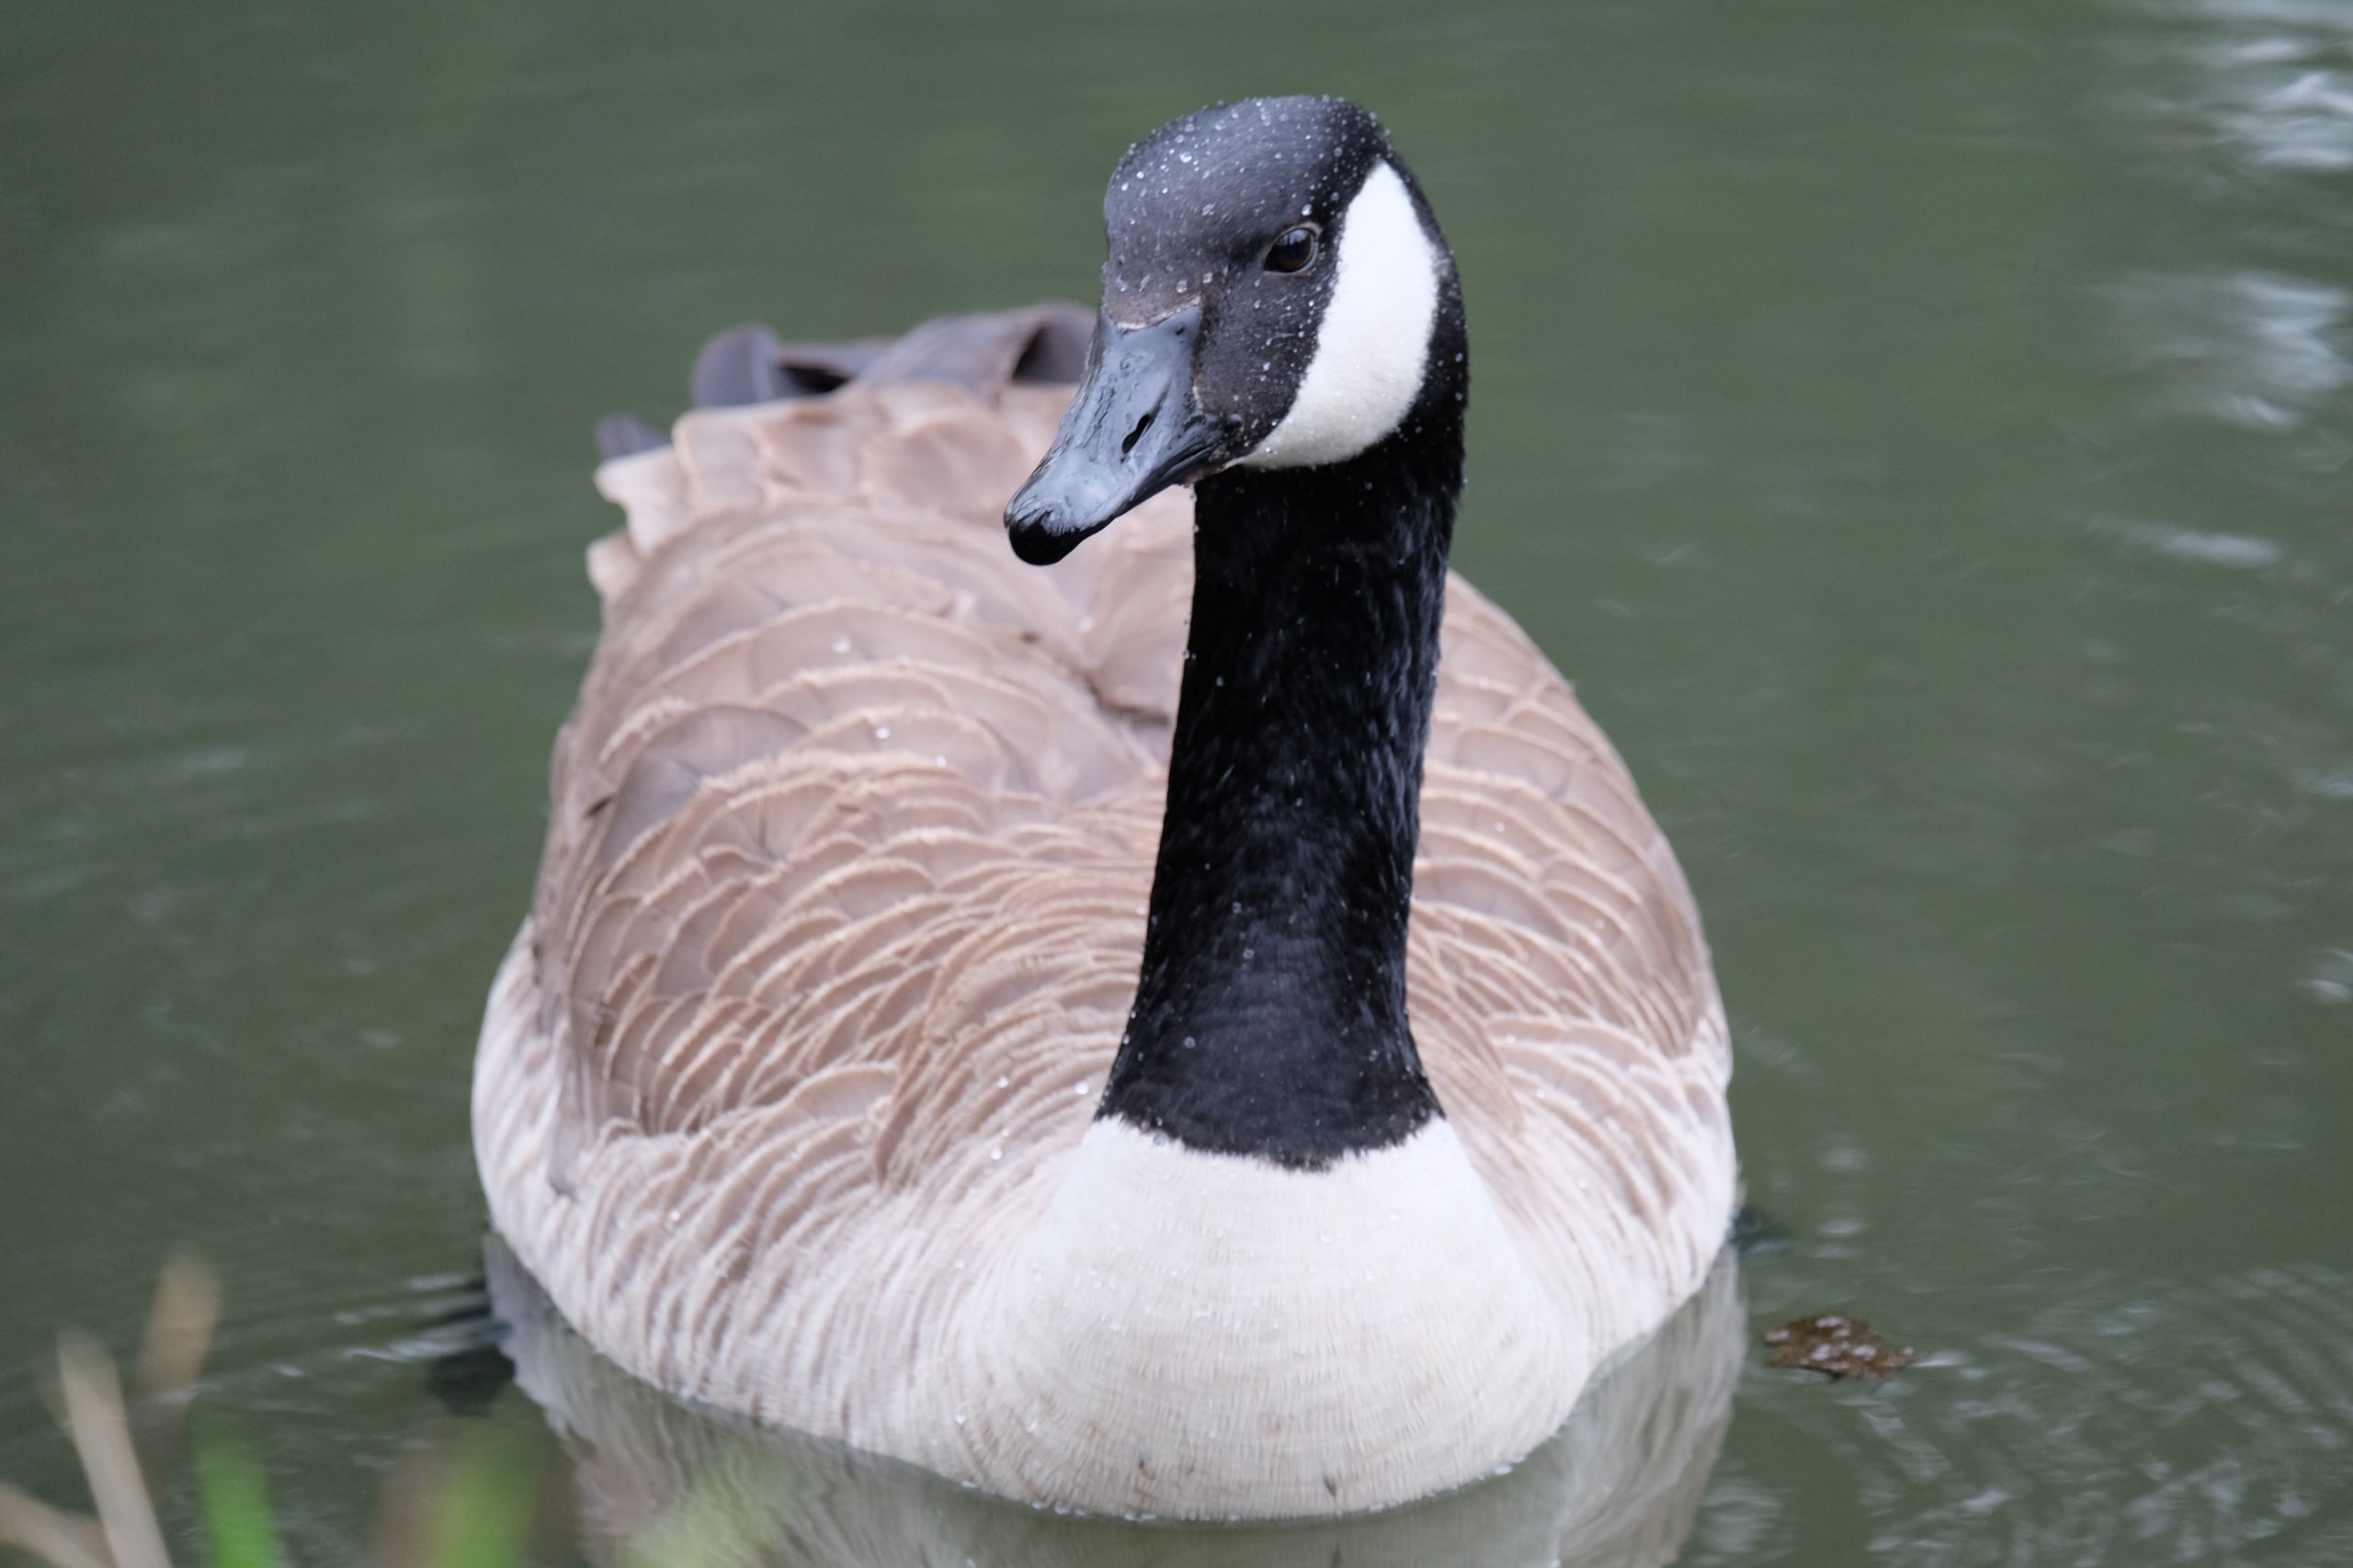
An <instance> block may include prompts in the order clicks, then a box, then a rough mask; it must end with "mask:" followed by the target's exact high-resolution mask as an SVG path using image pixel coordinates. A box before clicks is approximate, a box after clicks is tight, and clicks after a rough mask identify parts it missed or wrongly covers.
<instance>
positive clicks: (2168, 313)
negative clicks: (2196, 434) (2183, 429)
mask: <svg viewBox="0 0 2353 1568" xmlns="http://www.w3.org/2000/svg"><path fill="white" fill-rule="evenodd" d="M2115 299H2116V301H2117V303H2118V305H2119V307H2120V309H2121V311H2122V312H2123V313H2124V315H2125V317H2126V324H2127V331H2128V335H2129V337H2130V340H2131V343H2132V344H2133V345H2134V346H2135V347H2136V348H2137V350H2138V351H2139V352H2140V354H2141V355H2142V356H2143V358H2146V359H2148V360H2150V361H2151V362H2153V363H2154V364H2156V365H2159V366H2162V367H2165V368H2166V369H2170V370H2172V371H2173V372H2174V373H2175V378H2176V388H2175V395H2176V396H2177V398H2178V399H2179V400H2180V401H2181V402H2182V403H2184V404H2186V405H2187V407H2188V409H2189V410H2190V411H2193V412H2198V413H2202V414H2206V415H2211V416H2213V417H2216V418H2220V419H2222V420H2225V421H2228V422H2229V423H2231V424H2234V425H2239V426H2246V427H2248V428H2252V429H2286V428H2290V427H2292V426H2296V425H2298V424H2300V423H2302V420H2303V419H2304V417H2305V416H2306V415H2307V413H2308V412H2309V411H2310V410H2311V409H2312V408H2313V405H2314V404H2316V403H2319V402H2320V401H2321V400H2322V399H2324V398H2326V397H2327V396H2328V395H2329V394H2330V393H2331V392H2336V391H2338V390H2339V389H2340V388H2343V387H2345V386H2347V385H2353V365H2348V364H2347V360H2346V356H2345V352H2344V350H2343V349H2342V347H2340V339H2341V338H2342V337H2343V335H2344V332H2345V324H2346V318H2347V315H2348V313H2353V295H2348V294H2347V291H2346V290H2343V289H2338V288H2333V287H2331V286H2330V285H2328V284H2325V283H2317V282H2313V281H2310V280H2308V279H2305V278H2290V277H2284V276H2280V275H2278V274H2273V273H2263V272H2231V273H2224V274H2222V275H2220V276H2208V277H2144V278H2134V279H2132V280H2131V281H2130V282H2127V283H2125V284H2123V285H2121V286H2120V287H2119V288H2118V289H2117V290H2115Z"/></svg>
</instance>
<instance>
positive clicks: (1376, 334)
mask: <svg viewBox="0 0 2353 1568" xmlns="http://www.w3.org/2000/svg"><path fill="white" fill-rule="evenodd" d="M1334 260H1335V261H1336V263H1337V264H1338V267H1339V269H1340V276H1339V279H1338V281H1337V282H1336V283H1335V284H1334V285H1333V287H1332V297H1331V299H1330V300H1329V301H1326V302H1325V304H1324V324H1323V326H1322V327H1321V328H1320V329H1319V330H1318V331H1317V333H1316V335H1315V355H1314V358H1312V359H1310V360H1309V361H1308V364H1307V374H1306V375H1305V376H1303V377H1302V378H1301V379H1300V383H1299V394H1298V396H1296V397H1294V398H1293V399H1292V400H1291V405H1290V413H1288V414H1286V415H1283V418H1282V423H1281V424H1279V425H1277V426H1275V427H1274V429H1273V430H1272V431H1271V432H1269V433H1268V434H1267V438H1266V439H1265V440H1263V441H1261V442H1259V443H1258V445H1257V446H1256V448H1254V449H1252V450H1251V451H1250V452H1249V454H1248V455H1247V456H1245V457H1243V458H1241V459H1240V460H1239V463H1240V464H1241V466H1244V467H1249V468H1311V467H1313V466H1314V465H1316V464H1319V463H1334V462H1340V461H1342V460H1346V459H1348V458H1352V457H1354V456H1356V455H1357V454H1358V452H1361V451H1363V450H1364V449H1366V448H1367V447H1370V446H1371V445H1372V444H1373V443H1374V442H1375V441H1378V440H1380V439H1381V437H1384V436H1386V435H1388V434H1389V433H1390V432H1391V431H1392V430H1394V429H1395V428H1397V422H1398V421H1399V420H1401V419H1403V418H1404V417H1405V411H1406V410H1407V409H1409V408H1411V407H1413V406H1414V399H1415V396H1416V395H1417V394H1418V393H1419V392H1421V390H1422V371H1423V369H1424V366H1425V364H1426V362H1427V359H1428V357H1429V345H1430V327H1431V325H1432V324H1433V323H1434V322H1435V321H1436V320H1437V316H1438V265H1439V263H1438V253H1437V250H1436V249H1435V247H1433V246H1432V245H1431V244H1430V241H1429V236H1428V235H1427V234H1426V233H1423V232H1422V220H1421V216H1420V214H1418V213H1416V212H1415V210H1414V198H1413V195H1412V193H1411V192H1409V191H1408V190H1406V188H1405V182H1404V180H1403V179H1401V178H1400V177H1398V174H1397V171H1396V169H1395V168H1394V167H1393V166H1392V165H1389V164H1387V163H1383V164H1381V165H1378V166H1377V167H1375V168H1374V170H1373V171H1372V174H1371V176H1370V177H1368V178H1367V179H1366V180H1365V182H1364V188H1363V189H1361V190H1359V191H1358V192H1357V197H1356V199H1355V200H1354V201H1351V202H1349V203H1348V210H1347V215H1346V216H1345V217H1344V218H1343V219H1342V220H1341V222H1340V234H1339V246H1338V255H1337V256H1335V257H1334Z"/></svg>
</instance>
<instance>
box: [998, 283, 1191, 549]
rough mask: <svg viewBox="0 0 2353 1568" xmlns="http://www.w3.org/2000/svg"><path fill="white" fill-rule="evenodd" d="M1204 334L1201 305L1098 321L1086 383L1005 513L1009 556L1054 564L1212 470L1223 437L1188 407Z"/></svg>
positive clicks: (1104, 316) (1103, 317) (1089, 350)
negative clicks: (1132, 319)
mask: <svg viewBox="0 0 2353 1568" xmlns="http://www.w3.org/2000/svg"><path fill="white" fill-rule="evenodd" d="M1200 335H1201V310H1200V307H1199V305H1188V306H1187V307H1186V308H1185V309H1184V310H1181V311H1178V312H1176V313H1174V314H1173V315H1167V316H1163V317H1162V318H1161V319H1160V320H1158V321H1156V322H1154V323H1153V324H1151V325H1150V326H1138V327H1122V326H1119V325H1117V324H1114V323H1113V322H1112V320H1111V318H1110V316H1109V314H1108V312H1107V313H1104V314H1101V315H1098V316H1097V319H1096V323H1095V341H1094V342H1093V343H1092V344H1091V345H1089V346H1088V348H1087V352H1086V380H1084V381H1081V382H1080V383H1079V386H1078V392H1077V393H1076V394H1075V395H1074V396H1073V397H1072V399H1071V400H1070V408H1069V410H1068V412H1066V413H1065V414H1063V424H1062V429H1061V430H1060V431H1059V432H1057V433H1056V435H1055V437H1054V444H1053V445H1052V446H1051V447H1049V448H1048V449H1046V456H1045V458H1044V460H1042V461H1040V463H1039V464H1038V468H1037V472H1034V473H1032V474H1030V476H1029V483H1026V484H1024V485H1022V487H1021V489H1020V492H1019V493H1018V494H1016V495H1015V496H1014V497H1013V499H1012V501H1011V502H1009V503H1007V505H1006V508H1005V531H1006V534H1007V536H1009V537H1010V538H1011V539H1012V540H1013V553H1014V554H1016V555H1017V556H1019V557H1020V558H1021V559H1022V560H1024V561H1026V562H1029V564H1030V565H1032V566H1048V565H1051V564H1052V563H1053V562H1057V561H1060V560H1061V559H1062V558H1063V556H1065V555H1068V554H1069V553H1070V552H1071V551H1074V550H1075V549H1077V548H1078V545H1079V541H1080V540H1084V539H1086V537H1087V536H1088V535H1089V534H1092V533H1095V532H1097V531H1098V530H1099V529H1101V528H1103V527H1104V526H1105V525H1106V524H1108V523H1109V522H1110V521H1111V520H1112V519H1113V518H1115V517H1119V516H1120V514H1121V513H1122V512H1125V511H1128V510H1129V509H1130V508H1131V507H1133V506H1138V505H1140V504H1141V503H1142V502H1144V501H1146V500H1149V499H1150V498H1151V497H1153V496H1154V495H1156V494H1159V493H1160V492H1161V491H1163V490H1165V489H1166V488H1168V486H1170V485H1172V484H1184V483H1189V482H1191V481H1192V480H1194V479H1196V478H1199V476H1200V475H1201V474H1202V473H1203V472H1206V471H1207V470H1208V469H1209V468H1210V467H1211V464H1212V463H1213V461H1214V460H1215V459H1216V457H1217V455H1218V451H1219V448H1220V447H1221V445H1222V442H1223V440H1224V437H1225V431H1224V429H1223V427H1222V426H1221V425H1219V423H1218V422H1217V421H1215V420H1212V419H1211V418H1210V417H1209V416H1208V415H1205V414H1203V413H1202V412H1201V410H1200V407H1199V404H1198V403H1195V402H1194V401H1193V348H1194V345H1195V344H1197V343H1198V342H1199V340H1200Z"/></svg>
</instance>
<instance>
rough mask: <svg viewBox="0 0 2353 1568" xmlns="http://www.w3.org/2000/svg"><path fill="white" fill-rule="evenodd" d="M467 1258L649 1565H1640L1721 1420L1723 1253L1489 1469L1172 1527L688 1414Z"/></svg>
mask: <svg viewBox="0 0 2353 1568" xmlns="http://www.w3.org/2000/svg"><path fill="white" fill-rule="evenodd" d="M486 1262H487V1267H488V1272H489V1277H490V1289H491V1303H492V1308H493V1310H494V1312H495V1313H496V1314H497V1316H498V1318H499V1320H500V1321H501V1322H502V1323H503V1324H506V1326H507V1329H508V1338H507V1339H506V1352H507V1354H508V1355H509V1356H510V1357H511V1358H513V1360H514V1362H515V1368H516V1381H517V1382H518V1383H519V1384H521V1386H522V1387H523V1389H524V1390H525V1392H528V1393H529V1394H530V1396H531V1397H532V1398H533V1399H534V1400H536V1401H538V1402H539V1403H540V1406H541V1408H542V1409H543V1410H544V1411H545V1412H546V1414H547V1417H548V1421H549V1424H550V1425H551V1426H553V1427H554V1428H555V1430H556V1431H557V1432H558V1433H559V1434H560V1435H561V1436H562V1437H563V1442H564V1446H565V1448H566V1449H568V1450H569V1451H570V1453H571V1456H572V1460H573V1466H574V1475H573V1481H574V1493H575V1494H576V1496H577V1498H578V1505H579V1529H580V1534H581V1537H582V1540H583V1543H584V1545H585V1548H586V1550H587V1552H588V1555H589V1556H590V1557H591V1558H592V1559H594V1560H596V1561H599V1562H618V1561H620V1560H622V1559H624V1558H626V1557H628V1556H630V1554H631V1552H632V1551H636V1552H638V1553H639V1554H641V1555H642V1556H643V1557H647V1558H650V1559H652V1560H657V1561H662V1562H691V1563H697V1564H702V1563H713V1564H717V1563H727V1564H734V1563H746V1564H748V1563H777V1564H794V1565H800V1564H811V1565H817V1564H823V1565H825V1568H853V1565H856V1568H867V1565H871V1568H902V1565H904V1564H907V1563H916V1562H932V1563H948V1564H971V1565H972V1568H990V1565H991V1564H1005V1565H1015V1564H1018V1565H1020V1568H1049V1565H1052V1564H1068V1565H1070V1568H1081V1565H1086V1568H1097V1565H1102V1564H1110V1563H1136V1564H1143V1563H1149V1564H1152V1565H1153V1568H1186V1565H1191V1564H1199V1565H1200V1568H1211V1565H1214V1568H1250V1565H1252V1564H1259V1563H1264V1564H1267V1565H1268V1568H1273V1565H1275V1564H1283V1565H1286V1568H1289V1565H1291V1564H1297V1563H1315V1564H1327V1563H1328V1564H1345V1565H1347V1568H1377V1565H1380V1564H1390V1563H1394V1564H1397V1565H1398V1568H1405V1565H1407V1564H1415V1565H1419V1564H1427V1563H1435V1562H1444V1563H1449V1564H1461V1565H1464V1568H1472V1565H1476V1564H1484V1563H1495V1564H1504V1563H1511V1564H1529V1563H1536V1562H1563V1563H1570V1564H1575V1565H1576V1568H1605V1565H1606V1568H1647V1565H1650V1564H1657V1563H1665V1562H1671V1561H1672V1560H1673V1559H1674V1557H1675V1556H1676V1554H1677V1551H1679V1550H1680V1549H1681V1547H1682V1544H1683V1541H1684V1539H1685V1538H1686V1537H1687V1536H1688V1534H1689V1533H1690V1530H1691V1522H1692V1518H1693V1516H1694V1514H1695V1512H1696V1511H1697V1509H1698V1507H1699V1495H1700V1493H1701V1491H1702V1489H1703V1488H1704V1487H1705V1486H1706V1484H1707V1480H1708V1472H1709V1471H1710V1470H1711V1468H1712V1467H1713V1465H1714V1463H1715V1459H1716V1452H1717V1449H1719V1448H1720V1447H1721V1446H1722V1441H1723V1435H1724V1429H1725V1426H1727V1424H1728V1423H1729V1422H1730V1420H1731V1417H1732V1394H1733V1384H1734V1383H1735V1382H1736V1381H1738V1379H1739V1375H1740V1368H1741V1362H1742V1358H1743V1352H1744V1338H1745V1336H1744V1334H1743V1327H1742V1324H1743V1318H1742V1303H1741V1291H1740V1279H1739V1269H1738V1267H1737V1265H1736V1264H1735V1263H1734V1261H1733V1256H1732V1254H1731V1253H1730V1251H1727V1252H1726V1253H1725V1254H1724V1256H1722V1259H1720V1260H1719V1262H1718V1264H1717V1267H1716V1270H1715V1272H1714V1273H1713V1274H1712V1275H1711V1276H1710V1277H1709V1279H1708V1282H1707V1283H1706V1284H1705V1285H1704V1286H1702V1287H1701V1289H1700V1290H1699V1295H1698V1296H1697V1297H1696V1298H1694V1299H1693V1300H1692V1301H1691V1302H1690V1303H1689V1304H1688V1305H1687V1306H1686V1307H1685V1308H1684V1309H1683V1311H1682V1312H1678V1313H1677V1315H1676V1316H1675V1318H1674V1319H1673V1320H1672V1321H1671V1322H1669V1323H1668V1324H1666V1326H1665V1327H1664V1328H1662V1329H1661V1330H1660V1331H1659V1332H1658V1333H1657V1334H1656V1335H1654V1336H1653V1337H1652V1338H1651V1339H1649V1340H1648V1341H1646V1342H1644V1343H1643V1345H1642V1346H1640V1347H1639V1348H1637V1349H1636V1350H1635V1351H1634V1352H1633V1353H1632V1354H1631V1355H1630V1356H1629V1357H1628V1358H1626V1359H1625V1360H1624V1361H1622V1362H1620V1364H1619V1365H1618V1366H1616V1367H1615V1368H1613V1369H1610V1370H1609V1371H1608V1372H1607V1373H1605V1374H1604V1375H1603V1376H1602V1377H1601V1378H1600V1379H1599V1380H1597V1381H1596V1383H1595V1385H1594V1387H1593V1388H1592V1390H1591V1391H1590V1392H1588V1393H1587V1394H1586V1398H1585V1399H1584V1401H1583V1402H1582V1403H1579V1405H1578V1406H1577V1409H1576V1413H1575V1414H1574V1415H1572V1416H1571V1417H1570V1418H1569V1422H1568V1425H1567V1426H1564V1427H1563V1428H1562V1429H1561V1431H1560V1432H1559V1433H1558V1434H1556V1435H1555V1436H1554V1437H1552V1440H1551V1441H1549V1442H1547V1443H1546V1444H1545V1445H1544V1446H1543V1447H1542V1448H1540V1449H1538V1450H1537V1451H1536V1452H1535V1453H1533V1454H1530V1455H1529V1457H1528V1458H1527V1459H1525V1460H1522V1461H1520V1463H1519V1464H1518V1465H1517V1466H1514V1467H1513V1468H1512V1469H1511V1470H1510V1471H1509V1472H1508V1473H1506V1474H1502V1475H1499V1476H1498V1477H1497V1478H1496V1479H1495V1480H1492V1481H1489V1482H1485V1483H1481V1484H1479V1485H1476V1486H1472V1487H1469V1488H1466V1489H1464V1490H1463V1491H1461V1492H1457V1493H1453V1494H1449V1495H1448V1496H1445V1497H1441V1498H1438V1499H1437V1500H1435V1501H1433V1502H1429V1503H1425V1504H1421V1505H1417V1506H1412V1507H1407V1508H1401V1509H1397V1510H1394V1511H1392V1512H1390V1513H1386V1514H1379V1515H1368V1516H1362V1517H1356V1518H1352V1519H1341V1520H1335V1521H1330V1522H1319V1523H1314V1524H1302V1525H1296V1526H1282V1527H1252V1528H1234V1529H1217V1528H1209V1529H1203V1528H1186V1529H1178V1528H1152V1527H1147V1526H1142V1525H1131V1524H1119V1523H1114V1522H1112V1521H1109V1520H1103V1519H1087V1518H1071V1517H1057V1516H1055V1515H1053V1514H1051V1513H1046V1512H1041V1511H1037V1510H1033V1509H1029V1508H1024V1507H1021V1506H1017V1505H1015V1504H1010V1503H1005V1502H1001V1501H999V1500H997V1499H995V1498H993V1497H988V1496H985V1495H983V1494H980V1493H977V1492H972V1491H967V1490H965V1489H963V1488H961V1487H959V1486H957V1485H956V1484H954V1483H950V1482H947V1481H943V1480H940V1479H939V1478H938V1477H937V1476H933V1475H930V1474H927V1473H926V1472H924V1471H918V1470H915V1469H914V1468H913V1467H911V1466H908V1465H905V1464H902V1463H900V1462H898V1461H896V1460H885V1459H881V1458H878V1457H876V1456H874V1455H870V1454H865V1453H860V1452H858V1451H856V1450H854V1449H847V1448H845V1447H843V1446H842V1445H840V1444H838V1443H831V1442H825V1441H821V1440H819V1439H816V1438H812V1437H800V1436H798V1435H794V1434H787V1433H770V1432H761V1431H756V1430H755V1429H753V1428H751V1427H749V1426H745V1425H743V1424H741V1423H737V1422H733V1421H728V1420H722V1419H719V1418H716V1417H712V1416H706V1415H699V1414H697V1413H695V1412H692V1411H689V1410H688V1409H686V1408H685V1407H683V1406H681V1405H679V1404H677V1403H674V1402H672V1401H670V1400H669V1399H667V1398H665V1397H664V1396H663V1395H662V1394H660V1393H658V1392H655V1391H654V1390H653V1389H651V1388H649V1387H647V1386H646V1385H644V1384H642V1383H640V1382H638V1381H635V1380H634V1379H631V1378H630V1377H629V1376H627V1375H626V1374H625V1373H623V1372H621V1371H620V1369H617V1368H615V1367H614V1366H613V1365H612V1364H611V1363H610V1362H608V1361H606V1360H604V1359H603V1358H600V1357H598V1356H597V1354H596V1352H594V1351H593V1350H591V1349H589V1348H588V1346H586V1345H585V1343H583V1342H582V1341H581V1340H580V1338H579V1337H578V1336H577V1335H574V1334H573V1333H572V1332H571V1330H570V1329H569V1328H567V1327H566V1326H565V1325H564V1324H563V1321H562V1320H561V1319H560V1318H558V1317H557V1316H556V1315H555V1313H554V1312H553V1311H552V1310H551V1308H550V1307H549V1306H548V1305H547V1302H546V1299H545V1298H544V1297H543V1296H542V1295H541V1294H540V1290H539V1289H538V1287H537V1286H536V1285H535V1284H534V1283H533V1282H532V1280H531V1279H530V1278H529V1276H528V1275H527V1274H525V1273H524V1272H523V1270H522V1269H521V1267H519V1266H517V1264H516V1262H515V1261H514V1259H513V1257H512V1256H510V1255H509V1254H507V1253H506V1250H505V1249H504V1248H503V1247H502V1246H500V1245H499V1244H497V1243H496V1242H495V1241H494V1242H493V1243H492V1244H490V1247H489V1249H488V1256H487V1260H486Z"/></svg>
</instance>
